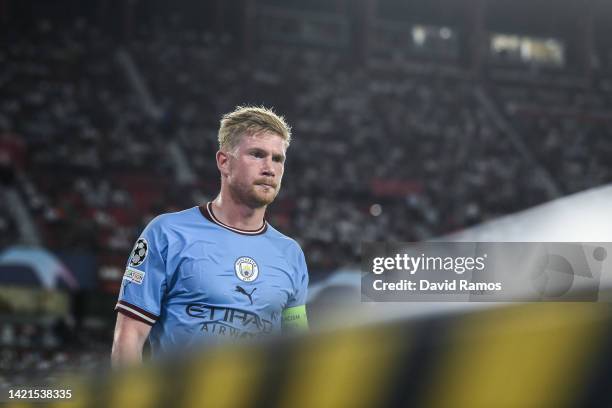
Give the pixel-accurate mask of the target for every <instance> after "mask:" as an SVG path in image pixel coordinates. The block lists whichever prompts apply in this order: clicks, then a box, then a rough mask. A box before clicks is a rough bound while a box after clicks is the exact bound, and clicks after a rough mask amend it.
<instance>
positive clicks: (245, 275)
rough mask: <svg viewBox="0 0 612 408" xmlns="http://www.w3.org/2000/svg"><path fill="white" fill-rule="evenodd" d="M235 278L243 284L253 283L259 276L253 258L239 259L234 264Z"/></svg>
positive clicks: (244, 257)
mask: <svg viewBox="0 0 612 408" xmlns="http://www.w3.org/2000/svg"><path fill="white" fill-rule="evenodd" d="M234 271H235V272H236V276H237V277H238V279H240V280H241V281H243V282H253V281H254V280H255V279H257V276H259V267H258V266H257V263H256V262H255V260H254V259H253V258H250V257H248V256H243V257H240V258H238V259H237V260H236V262H234Z"/></svg>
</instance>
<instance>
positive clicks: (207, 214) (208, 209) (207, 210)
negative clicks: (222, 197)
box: [198, 202, 268, 235]
mask: <svg viewBox="0 0 612 408" xmlns="http://www.w3.org/2000/svg"><path fill="white" fill-rule="evenodd" d="M198 209H199V210H200V213H202V215H203V216H204V218H206V219H207V220H208V221H210V222H212V223H213V224H217V225H219V226H221V227H223V228H225V229H228V230H230V231H232V232H235V233H237V234H242V235H259V234H263V233H264V232H266V230H267V229H268V222H267V221H266V220H265V219H264V220H263V224H262V225H261V227H259V228H257V229H256V230H243V229H239V228H234V227H232V226H230V225H227V224H224V223H222V222H221V221H220V220H219V219H218V218H217V217H215V213H214V212H213V209H212V203H211V202H208V203H206V205H201V206H199V207H198Z"/></svg>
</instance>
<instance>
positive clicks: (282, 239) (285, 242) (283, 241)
mask: <svg viewBox="0 0 612 408" xmlns="http://www.w3.org/2000/svg"><path fill="white" fill-rule="evenodd" d="M266 232H267V234H268V236H269V237H270V238H271V239H272V240H273V241H274V242H275V243H276V244H277V245H279V246H280V247H282V248H284V249H285V250H287V251H296V252H302V247H301V246H300V244H299V243H298V242H297V241H296V240H295V239H293V238H291V237H290V236H288V235H285V234H283V233H282V232H280V231H279V230H277V229H276V228H274V227H273V226H272V225H270V224H269V223H268V230H267V231H266Z"/></svg>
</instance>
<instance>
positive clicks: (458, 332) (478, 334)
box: [9, 303, 612, 408]
mask: <svg viewBox="0 0 612 408" xmlns="http://www.w3.org/2000/svg"><path fill="white" fill-rule="evenodd" d="M611 340H612V309H611V308H610V306H609V305H608V304H605V303H542V304H527V305H516V306H508V307H503V308H496V309H490V310H486V311H479V312H472V313H467V314H462V315H454V316H443V317H433V318H427V319H421V320H418V321H414V320H413V321H406V322H401V321H398V322H393V323H386V324H384V325H371V326H367V327H361V328H353V329H346V330H342V331H338V332H335V333H325V334H310V335H307V336H303V337H299V338H294V339H284V340H277V341H274V342H270V343H265V344H257V345H249V346H246V345H233V346H230V345H228V346H223V347H219V348H217V349H214V350H208V351H207V352H204V353H202V354H201V355H197V356H194V357H193V358H191V359H189V360H183V361H180V362H179V361H174V362H168V363H164V364H159V365H147V366H143V367H138V368H132V369H127V370H125V371H121V372H114V373H107V374H106V375H100V376H99V377H97V378H79V379H72V380H68V382H67V383H66V384H65V385H64V386H66V387H71V388H72V389H73V398H72V399H71V400H70V401H60V402H57V401H56V402H54V403H52V404H51V405H53V406H58V407H130V408H141V407H142V408H145V407H168V406H172V407H292V408H302V407H304V408H306V407H308V408H310V407H317V408H318V407H380V406H393V407H396V406H411V407H476V408H477V407H483V408H490V407H538V408H540V407H551V408H560V407H587V406H593V407H600V406H612V398H611V396H610V394H611V392H610V391H611V388H609V385H610V383H611V382H612V376H611V375H610V374H611V371H612V342H611ZM9 406H12V407H17V406H19V407H21V406H28V405H27V404H24V403H23V402H21V403H15V404H12V405H9ZM30 406H36V407H40V406H41V405H40V403H31V404H30Z"/></svg>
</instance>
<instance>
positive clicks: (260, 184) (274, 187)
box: [257, 183, 276, 189]
mask: <svg viewBox="0 0 612 408" xmlns="http://www.w3.org/2000/svg"><path fill="white" fill-rule="evenodd" d="M257 185H259V186H264V187H268V188H272V189H276V184H269V183H257Z"/></svg>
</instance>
